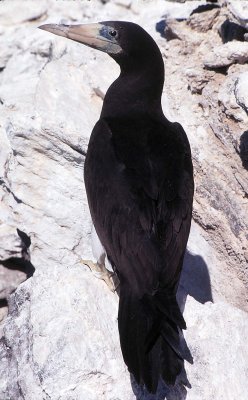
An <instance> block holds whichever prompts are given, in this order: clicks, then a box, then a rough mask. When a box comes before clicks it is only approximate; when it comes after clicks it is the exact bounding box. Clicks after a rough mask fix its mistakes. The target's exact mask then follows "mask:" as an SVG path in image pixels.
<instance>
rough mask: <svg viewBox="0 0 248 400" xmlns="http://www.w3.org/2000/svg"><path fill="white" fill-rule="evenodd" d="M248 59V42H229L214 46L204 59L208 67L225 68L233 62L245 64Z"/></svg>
mask: <svg viewBox="0 0 248 400" xmlns="http://www.w3.org/2000/svg"><path fill="white" fill-rule="evenodd" d="M247 61H248V43H246V42H244V43H242V42H228V43H225V44H223V45H222V46H216V47H214V48H213V51H212V53H211V54H209V55H208V56H207V57H206V58H205V61H204V65H205V67H207V68H223V67H228V66H229V65H231V64H234V63H239V64H244V63H246V62H247Z"/></svg>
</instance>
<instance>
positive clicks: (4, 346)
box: [0, 0, 248, 400]
mask: <svg viewBox="0 0 248 400" xmlns="http://www.w3.org/2000/svg"><path fill="white" fill-rule="evenodd" d="M7 3H8V2H4V3H3V6H4V8H1V10H2V9H3V10H4V11H3V12H2V14H1V16H0V20H1V22H2V21H3V19H4V22H3V24H4V31H3V30H0V35H1V36H0V41H1V43H0V48H1V54H3V56H2V58H1V62H2V65H3V67H4V69H3V70H2V72H1V73H0V82H1V87H0V99H1V101H0V108H1V113H0V142H1V150H0V179H1V181H0V183H1V185H0V196H1V206H0V220H1V223H2V228H0V231H1V229H2V232H5V233H4V235H3V238H2V241H1V242H0V247H1V246H2V247H1V254H3V258H4V259H5V257H7V260H10V258H11V254H13V253H11V252H13V251H14V252H15V255H16V257H17V259H21V260H23V258H24V259H25V254H24V253H25V251H24V253H23V250H24V249H25V246H26V247H27V245H25V243H24V245H23V243H22V242H23V240H22V241H21V243H20V237H19V238H18V236H16V233H17V231H16V229H17V228H18V229H19V230H20V232H26V234H27V235H28V237H30V239H31V245H30V249H29V251H30V256H31V260H30V261H29V263H30V264H28V265H27V264H25V263H24V264H23V272H20V271H19V270H15V271H14V270H11V269H10V268H7V267H6V266H2V268H3V269H1V270H0V274H1V276H3V275H2V273H3V272H2V271H4V272H6V271H7V272H8V273H12V272H17V273H20V274H21V276H20V280H19V281H18V280H17V278H16V275H15V276H12V275H8V282H7V284H6V285H4V284H3V281H1V288H0V290H2V294H3V296H2V297H4V298H5V296H6V295H8V300H9V312H8V316H7V317H5V319H4V320H3V321H2V322H1V325H0V337H1V339H0V359H1V362H0V399H1V400H2V399H4V400H5V399H6V400H7V399H11V400H12V399H13V400H19V399H20V400H21V399H23V398H25V399H26V400H34V399H35V400H43V399H49V398H52V399H53V400H59V399H60V400H82V399H87V400H96V399H102V400H134V399H135V398H137V399H139V400H141V399H142V400H158V399H159V400H165V399H166V400H183V399H185V398H186V397H187V400H199V399H202V400H209V399H210V398H211V399H212V398H213V399H216V400H220V399H221V398H222V397H223V396H224V397H225V399H228V398H232V399H235V398H236V397H237V398H239V399H242V396H243V397H244V396H245V393H246V392H247V388H246V386H247V377H246V375H247V370H246V365H247V359H248V356H247V345H246V342H245V340H244V339H243V338H244V337H245V336H247V333H246V332H247V323H248V322H247V321H248V317H247V312H246V311H247V310H248V307H247V301H246V298H247V287H248V275H247V269H246V264H247V251H248V249H247V239H248V238H247V236H246V235H247V231H248V226H247V208H246V203H247V202H246V200H245V199H246V197H247V183H248V179H247V171H246V168H247V169H248V167H247V165H248V164H247V160H248V156H247V154H248V151H247V148H248V147H247V143H248V142H247V122H246V119H245V118H246V117H247V115H246V112H245V111H244V109H242V106H240V105H239V104H237V99H236V98H235V95H236V92H235V91H234V89H235V85H234V83H235V82H236V81H237V79H239V78H240V77H242V74H243V73H245V68H246V67H245V66H242V65H233V66H231V67H230V68H229V70H228V76H225V75H224V74H222V73H216V72H215V71H207V70H204V68H203V59H204V57H205V56H206V54H208V52H209V51H211V49H212V48H213V44H217V43H220V38H219V36H218V34H217V32H216V30H214V29H212V30H209V31H207V32H202V31H201V32H199V31H198V30H195V31H194V35H193V36H192V29H191V28H190V27H189V26H188V25H187V22H186V21H181V22H180V23H179V22H178V21H176V22H175V21H174V22H175V24H177V23H178V24H180V35H181V39H182V40H171V41H169V42H167V41H166V40H165V39H164V38H161V37H160V35H159V33H156V31H155V25H156V23H157V22H158V21H159V20H160V19H162V17H163V16H164V15H165V14H166V15H167V17H168V18H169V19H170V20H171V18H173V17H175V18H187V17H188V16H189V14H190V13H191V12H192V10H193V9H195V8H196V7H197V6H198V5H200V4H203V2H201V1H197V2H195V1H191V2H189V3H186V4H179V3H178V4H173V2H171V3H169V2H164V0H158V1H156V2H155V3H154V2H153V1H149V2H146V4H145V7H144V2H132V4H131V6H130V7H125V4H126V1H125V0H124V1H122V0H121V3H122V4H121V5H120V4H117V3H118V1H117V0H116V2H115V4H114V3H113V2H107V3H106V4H105V5H104V4H103V2H96V1H90V2H72V1H60V2H54V1H50V0H49V1H42V2H41V5H40V6H37V9H36V8H35V7H33V2H32V7H31V6H30V5H31V2H24V3H23V4H22V7H19V3H18V6H17V2H15V3H13V2H11V5H13V4H14V5H16V12H15V15H13V11H12V10H13V7H10V6H9V5H8V4H7ZM124 3H125V4H124ZM123 5H124V6H123ZM45 10H46V12H47V20H44V22H59V21H60V19H62V20H63V21H70V23H71V22H72V21H75V23H80V22H86V21H87V22H90V21H94V22H95V21H99V20H100V21H102V20H110V19H113V15H115V18H116V19H117V18H119V19H126V20H132V21H134V22H137V23H140V24H141V25H142V26H144V28H145V29H147V30H148V31H149V32H150V33H151V34H152V36H153V37H154V38H155V40H156V41H157V43H158V44H159V46H160V48H161V51H162V54H163V56H164V60H165V88H164V91H165V93H164V95H163V99H162V103H163V107H164V111H165V114H166V116H167V117H168V118H169V119H171V120H178V121H180V122H181V123H182V124H183V126H184V128H185V129H186V131H187V134H188V137H189V140H190V143H191V147H192V155H193V161H194V166H195V180H196V194H195V204H194V221H193V223H192V229H191V235H190V239H189V244H188V251H187V253H186V257H185V262H184V269H183V273H182V277H181V281H180V288H179V293H178V299H179V303H180V305H181V307H182V309H185V311H184V315H185V319H186V322H187V326H188V330H187V331H186V332H185V338H186V341H187V344H188V347H189V349H190V351H191V353H192V357H193V359H194V364H193V365H191V364H189V363H187V362H186V363H185V368H186V372H187V376H188V380H189V382H190V384H191V386H192V388H191V389H189V388H188V387H187V385H186V387H185V386H184V385H183V383H182V382H184V383H187V380H186V378H185V376H181V377H180V378H179V379H178V382H177V384H176V385H175V387H174V388H168V387H165V386H163V385H160V386H159V390H158V393H157V395H155V396H152V395H148V394H147V393H145V392H144V390H143V389H141V388H138V387H137V385H135V383H134V381H133V379H130V375H129V373H128V371H127V369H126V367H125V364H124V362H123V359H122V355H121V351H120V345H119V337H118V329H117V309H118V297H117V296H116V295H114V294H113V293H111V292H110V291H109V290H108V288H107V287H106V285H105V284H104V282H102V281H100V280H97V279H96V278H95V277H94V276H93V275H92V274H91V272H90V271H89V269H88V268H87V267H85V266H83V265H82V264H81V262H80V260H81V258H90V257H91V256H92V254H91V244H90V232H91V220H90V215H89V210H88V205H87V199H86V194H85V190H84V182H83V164H84V158H85V153H86V151H87V143H88V139H89V135H90V132H91V130H92V128H93V126H94V123H95V122H96V120H97V118H98V116H99V114H100V110H101V105H102V100H103V97H104V94H105V92H106V90H107V88H108V86H109V85H110V84H111V82H112V81H113V80H114V79H115V78H116V77H117V76H118V73H119V68H118V66H117V65H116V64H115V63H114V61H113V60H111V59H110V58H109V57H108V56H107V55H106V54H101V53H99V52H97V51H94V50H92V49H89V48H86V47H83V46H80V45H79V44H77V43H73V42H71V41H66V40H65V39H62V38H56V37H55V36H51V35H49V34H48V33H45V32H44V31H43V32H42V31H39V30H37V29H34V27H36V25H38V23H37V24H36V23H35V22H34V21H33V22H32V21H30V19H33V18H45V14H42V13H43V11H45ZM220 13H222V9H221V11H220ZM223 13H225V9H224V8H223ZM203 14H204V13H203ZM203 14H202V15H203ZM167 17H166V18H167ZM220 17H221V18H223V15H220ZM21 21H26V22H25V23H22V22H21ZM174 22H172V23H174ZM178 26H179V25H178ZM6 39H7V40H6ZM242 44H243V43H242ZM236 45H237V43H235V46H236ZM0 57H1V56H0ZM228 82H230V86H229V83H228ZM236 88H239V90H238V91H237V93H238V96H239V97H238V98H239V99H240V100H241V103H242V104H245V105H246V102H245V101H246V100H245V99H246V97H245V96H244V94H243V93H242V91H240V88H242V86H241V87H239V86H238V85H237V86H236ZM189 89H190V90H189ZM192 94H194V95H192ZM233 96H234V97H233ZM232 101H234V103H233V104H235V107H237V108H235V109H234V108H233V109H232V108H231V104H232ZM241 103H240V104H241ZM228 110H229V111H230V114H228ZM231 111H232V112H231ZM235 113H240V115H241V114H242V118H239V119H238V121H237V119H235V118H234V115H235ZM8 232H11V234H10V236H8ZM9 238H10V239H9ZM24 241H25V240H24ZM2 243H4V245H2ZM19 244H20V246H21V247H18V246H19ZM26 255H28V252H27V251H26ZM23 256H24V257H23ZM9 257H10V258H9ZM28 260H29V259H28ZM12 261H13V260H12ZM8 262H9V261H8ZM31 262H32V264H31ZM19 266H20V265H19ZM26 267H28V268H29V271H28V276H31V275H32V273H30V271H31V272H32V271H33V270H34V268H35V273H34V275H33V276H32V277H30V278H29V279H27V280H26V281H25V282H23V283H21V284H19V282H20V281H21V280H23V279H25V278H26V272H25V268H26ZM24 272H25V273H24ZM17 285H18V287H17V289H16V291H15V292H14V293H12V294H10V292H11V291H13V290H14V289H15V287H16V286H17ZM6 288H7V289H6ZM212 301H214V304H212V303H211V302H212ZM0 307H2V309H1V310H4V314H6V301H5V300H3V301H2V302H0ZM241 309H243V310H245V311H241ZM0 318H1V317H0ZM230 321H231V322H230ZM233 338H235V340H234V339H233ZM226 348H228V349H229V351H228V352H227V351H226ZM234 355H235V357H234ZM227 381H228V385H227V384H226V382H227ZM209 382H211V385H210V384H209Z"/></svg>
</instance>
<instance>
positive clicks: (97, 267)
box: [81, 260, 119, 292]
mask: <svg viewBox="0 0 248 400" xmlns="http://www.w3.org/2000/svg"><path fill="white" fill-rule="evenodd" d="M81 263H82V264H85V265H87V267H89V268H90V270H91V272H92V273H93V275H94V276H95V277H96V278H98V279H102V280H104V282H105V283H106V284H107V285H108V287H109V289H110V290H111V292H115V291H116V290H117V288H118V286H119V280H118V278H117V276H116V275H115V274H114V273H113V272H110V271H108V270H107V268H106V267H105V265H104V264H99V263H94V262H93V261H91V260H81Z"/></svg>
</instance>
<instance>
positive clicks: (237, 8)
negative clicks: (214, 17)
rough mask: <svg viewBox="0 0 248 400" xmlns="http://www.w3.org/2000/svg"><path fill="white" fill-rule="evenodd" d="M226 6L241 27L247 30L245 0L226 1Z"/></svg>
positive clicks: (246, 5)
mask: <svg viewBox="0 0 248 400" xmlns="http://www.w3.org/2000/svg"><path fill="white" fill-rule="evenodd" d="M227 6H228V8H229V10H230V11H231V12H232V14H233V15H234V17H235V18H236V19H237V20H238V21H239V22H240V24H241V25H243V26H244V27H246V28H248V4H247V1H246V0H239V1H232V0H228V1H227Z"/></svg>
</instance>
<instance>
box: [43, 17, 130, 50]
mask: <svg viewBox="0 0 248 400" xmlns="http://www.w3.org/2000/svg"><path fill="white" fill-rule="evenodd" d="M39 29H43V30H44V31H48V32H51V33H54V34H55V35H58V36H63V37H66V38H68V39H71V40H74V41H76V42H79V43H83V44H85V45H86V46H90V47H93V48H95V49H98V50H101V51H104V52H106V53H109V54H117V53H120V52H121V51H122V49H121V47H120V45H119V44H118V43H117V41H116V40H115V38H112V37H111V36H110V35H109V33H108V32H109V30H108V26H106V25H105V24H104V23H98V24H87V25H85V24H83V25H64V24H45V25H41V26H39ZM110 29H111V28H110Z"/></svg>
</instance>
